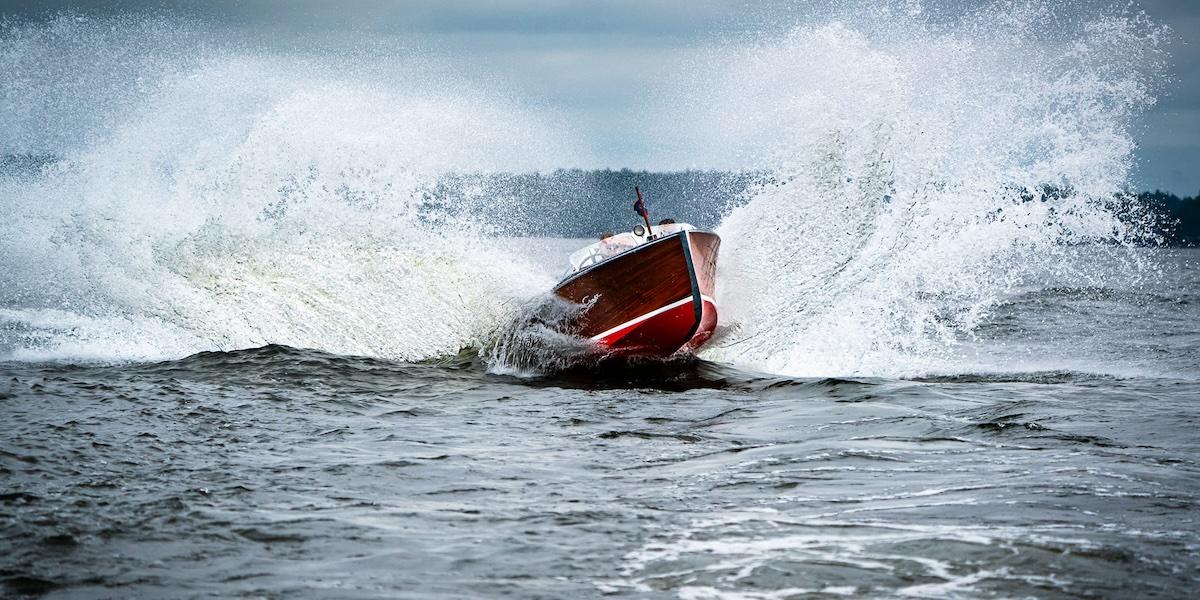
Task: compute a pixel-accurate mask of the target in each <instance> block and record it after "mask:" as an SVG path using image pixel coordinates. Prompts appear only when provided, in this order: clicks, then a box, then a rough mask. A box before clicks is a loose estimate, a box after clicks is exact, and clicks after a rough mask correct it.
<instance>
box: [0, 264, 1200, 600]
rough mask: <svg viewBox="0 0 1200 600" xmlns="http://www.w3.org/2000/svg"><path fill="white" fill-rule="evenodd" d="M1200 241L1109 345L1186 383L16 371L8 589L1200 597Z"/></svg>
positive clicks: (1032, 295)
mask: <svg viewBox="0 0 1200 600" xmlns="http://www.w3.org/2000/svg"><path fill="white" fill-rule="evenodd" d="M1195 258H1196V256H1195V252H1194V251H1181V252H1177V253H1174V254H1173V255H1171V256H1168V257H1166V258H1165V259H1164V260H1169V262H1168V264H1170V265H1173V272H1174V275H1173V276H1172V277H1171V280H1170V284H1169V285H1168V286H1166V287H1165V288H1164V289H1159V290H1149V291H1146V292H1145V293H1149V294H1157V295H1159V297H1160V301H1159V302H1158V303H1157V304H1149V305H1147V306H1148V308H1144V309H1143V310H1144V311H1145V312H1146V314H1145V315H1144V316H1136V315H1129V316H1128V317H1125V318H1122V319H1116V318H1113V319H1112V320H1109V321H1107V323H1106V326H1107V327H1109V328H1111V330H1110V334H1109V335H1108V336H1107V337H1105V338H1102V339H1099V340H1098V341H1099V343H1100V344H1101V345H1102V346H1103V348H1100V349H1097V351H1100V350H1103V351H1104V352H1107V353H1108V354H1109V355H1110V356H1112V357H1117V358H1120V357H1124V360H1125V363H1126V364H1128V365H1133V366H1136V365H1137V364H1138V360H1139V359H1138V357H1145V356H1147V353H1149V355H1150V356H1154V357H1156V359H1157V360H1158V361H1159V363H1155V364H1167V365H1172V369H1170V370H1172V371H1173V373H1169V374H1143V375H1140V376H1135V375H1124V376H1118V375H1105V374H1095V373H1089V372H1085V371H1075V370H1064V369H1058V370H1048V371H1037V372H1028V373H1007V374H961V373H960V374H952V375H946V376H928V377H923V378H919V379H907V380H905V379H901V380H897V379H873V378H861V379H860V378H852V379H830V378H825V379H789V378H780V377H773V376H766V375H754V374H751V373H746V372H739V371H736V370H733V369H731V368H729V367H722V366H719V365H717V364H714V363H706V362H702V361H677V362H674V363H667V364H649V365H606V366H601V368H600V369H599V370H595V371H593V370H579V371H575V372H566V373H562V374H560V375H557V376H554V377H548V378H539V379H517V378H511V377H504V376H498V375H493V374H489V373H488V372H487V371H486V369H485V368H484V367H483V366H482V365H481V364H479V361H478V359H477V358H475V356H474V355H473V354H471V353H466V354H463V355H460V356H459V357H457V358H452V359H450V358H447V359H442V360H439V361H434V362H428V363H413V364H405V363H395V362H387V361H382V360H377V359H367V358H355V357H347V356H337V355H331V354H325V353H321V352H316V351H306V350H296V349H291V348H287V347H280V346H268V347H264V348H259V349H253V350H243V351H236V352H226V353H205V354H199V355H195V356H192V357H189V358H186V359H183V360H177V361H169V362H162V363H150V364H132V365H124V366H79V365H61V364H59V365H37V364H22V363H9V364H5V365H3V366H2V367H0V371H2V375H3V379H2V383H0V419H2V422H3V423H4V427H3V429H2V430H0V448H2V449H3V451H2V452H0V457H2V461H3V462H2V463H0V464H2V465H3V466H2V468H0V474H2V476H3V480H4V482H5V485H4V488H5V489H4V491H3V496H2V502H3V504H2V509H0V540H2V541H0V557H3V558H0V568H2V569H3V570H2V574H3V577H4V584H5V585H6V586H7V587H6V590H7V592H8V593H9V594H16V595H20V594H30V595H36V594H41V593H47V594H49V596H50V597H112V596H120V597H128V596H152V597H162V596H166V597H198V596H214V597H231V596H248V597H249V596H253V597H295V596H300V597H331V596H336V597H361V598H368V597H373V598H387V597H396V596H404V597H464V598H465V597H476V596H500V595H510V596H514V597H581V596H582V597H598V596H601V595H606V594H615V595H617V596H639V597H656V596H661V597H682V598H709V597H731V598H732V597H737V598H743V597H750V598H757V597H764V598H765V597H790V596H803V595H804V594H806V593H813V594H826V595H838V594H854V595H868V596H892V595H900V594H903V595H912V596H918V597H959V596H983V597H991V596H996V597H1018V596H1036V597H1049V598H1053V597H1081V596H1082V597H1089V596H1106V597H1129V596H1131V595H1136V596H1142V597H1145V596H1163V597H1184V596H1187V595H1189V594H1190V593H1191V592H1192V591H1193V590H1194V589H1195V587H1196V586H1197V584H1198V583H1200V582H1198V581H1197V575H1196V574H1197V572H1198V571H1197V568H1198V567H1200V525H1198V524H1197V522H1196V515H1197V511H1196V508H1197V493H1198V491H1200V445H1198V443H1197V442H1198V437H1197V433H1196V431H1197V424H1198V420H1200V406H1198V405H1197V402H1196V398H1197V395H1198V392H1200V385H1198V384H1197V373H1198V372H1200V370H1198V369H1197V368H1196V367H1197V365H1196V358H1195V357H1196V356H1197V351H1198V347H1200V331H1198V330H1197V328H1196V326H1195V323H1196V317H1197V316H1198V313H1197V308H1196V307H1197V306H1198V303H1197V296H1196V290H1197V289H1198V288H1197V285H1196V283H1197V279H1198V277H1200V270H1198V269H1197V268H1196V264H1195ZM1130 293H1131V292H1128V291H1122V290H1119V289H1104V290H1096V289H1080V290H1076V291H1074V292H1072V291H1069V290H1062V289H1049V290H1041V291H1034V290H1031V291H1028V292H1025V293H1022V294H1017V295H1014V296H1013V297H1012V303H1011V304H1009V305H1006V307H1005V308H1004V309H1002V310H1001V311H1000V313H999V316H998V317H997V320H996V322H995V326H994V327H992V328H985V330H984V333H983V334H982V335H981V337H980V338H979V339H977V340H976V341H975V342H974V343H975V344H976V346H977V347H978V348H986V347H992V346H994V345H1001V346H1002V345H1003V341H1004V339H1005V337H1006V336H1009V335H1011V328H1012V327H1014V326H1019V324H1020V323H1022V322H1026V321H1032V322H1039V323H1045V322H1062V323H1065V324H1070V323H1071V319H1072V315H1073V314H1075V313H1077V312H1078V311H1080V310H1086V311H1087V314H1090V315H1093V316H1097V315H1100V316H1104V315H1115V314H1120V313H1122V312H1129V311H1130V309H1131V307H1130V305H1128V304H1127V303H1126V302H1127V298H1128V297H1129V294H1130ZM1014 323H1015V325H1014ZM1164 328H1166V329H1167V330H1168V331H1163V329H1164ZM1055 331H1059V332H1060V333H1062V334H1063V335H1074V334H1077V333H1079V332H1077V331H1071V330H1066V329H1061V330H1055ZM989 332H990V333H989ZM1067 345H1070V344H1067ZM1031 347H1036V344H1033V345H1032V346H1031ZM1067 354H1069V352H1066V351H1064V352H1061V353H1060V354H1059V355H1058V356H1052V355H1050V354H1049V353H1047V355H1046V356H1043V357H1042V358H1043V360H1045V361H1046V362H1047V363H1053V362H1055V361H1066V362H1070V360H1073V359H1071V358H1070V357H1069V356H1067ZM1085 355H1086V353H1085ZM1131 368H1133V367H1131Z"/></svg>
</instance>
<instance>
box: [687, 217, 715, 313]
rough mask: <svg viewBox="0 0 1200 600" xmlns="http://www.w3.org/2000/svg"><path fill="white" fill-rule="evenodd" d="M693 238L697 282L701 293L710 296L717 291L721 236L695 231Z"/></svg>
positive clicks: (693, 260) (692, 245) (692, 233)
mask: <svg viewBox="0 0 1200 600" xmlns="http://www.w3.org/2000/svg"><path fill="white" fill-rule="evenodd" d="M688 236H689V237H690V238H691V242H690V244H689V245H690V246H691V249H692V267H693V268H694V269H695V271H696V282H697V283H698V284H699V285H700V293H701V294H704V295H705V296H708V297H709V298H713V297H715V294H716V291H717V254H718V253H719V251H720V249H721V238H720V237H718V236H717V234H715V233H708V232H703V231H693V232H691V233H689V234H688Z"/></svg>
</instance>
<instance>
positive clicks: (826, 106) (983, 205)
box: [691, 3, 1163, 376]
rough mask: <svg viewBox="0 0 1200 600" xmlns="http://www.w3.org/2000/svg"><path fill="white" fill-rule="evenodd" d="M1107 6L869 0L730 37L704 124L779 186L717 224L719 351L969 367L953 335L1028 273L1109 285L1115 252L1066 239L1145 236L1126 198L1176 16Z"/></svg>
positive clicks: (866, 368) (775, 364)
mask: <svg viewBox="0 0 1200 600" xmlns="http://www.w3.org/2000/svg"><path fill="white" fill-rule="evenodd" d="M1102 12H1103V11H1098V13H1096V14H1093V15H1088V16H1078V15H1076V16H1074V17H1071V16H1066V15H1059V14H1058V13H1057V11H1056V10H1055V9H1054V7H1053V6H1051V5H1045V4H1040V3H1028V4H1022V3H1017V4H1011V3H1004V4H1001V5H997V6H995V7H993V8H988V9H983V10H981V11H979V12H978V13H974V14H969V15H967V16H965V17H962V18H960V19H959V20H955V21H952V22H948V23H947V22H942V23H935V22H932V21H930V20H927V19H925V17H923V16H920V13H919V11H918V12H917V16H915V17H914V16H912V15H910V14H903V13H896V12H888V11H886V10H884V11H882V12H878V11H864V13H863V15H860V16H858V17H855V19H856V20H855V21H834V22H829V23H825V24H818V25H813V26H801V27H796V28H794V29H793V30H791V31H790V32H789V33H788V34H787V35H786V36H783V37H782V38H781V39H772V40H768V41H764V42H762V43H760V44H757V45H755V46H753V47H751V48H748V49H735V50H731V51H729V52H728V53H727V54H728V55H727V56H725V57H724V59H723V65H724V66H723V71H721V72H719V73H718V74H717V76H716V77H713V78H712V79H713V81H711V82H705V83H704V84H695V85H694V86H693V88H692V90H691V93H692V94H693V95H695V96H696V97H698V98H700V102H698V103H697V104H698V105H699V106H697V107H696V109H695V111H696V116H695V117H694V122H696V123H698V124H702V125H699V126H698V127H697V131H696V135H697V137H708V138H711V139H712V140H715V141H717V142H719V144H721V145H722V146H723V147H725V148H728V149H729V152H730V153H731V156H732V157H733V158H734V160H736V161H737V163H738V164H743V165H754V166H756V167H758V168H765V169H768V170H770V171H771V172H772V173H774V174H775V179H776V181H775V182H774V183H772V184H769V185H766V186H764V187H763V188H762V189H761V190H759V191H758V193H757V194H756V195H755V197H754V198H753V200H752V201H751V202H749V203H748V204H746V205H745V206H742V207H740V208H738V209H736V210H734V211H733V213H732V214H731V215H729V217H728V218H727V219H725V221H724V222H723V223H722V224H721V226H720V228H719V230H718V231H719V233H720V234H721V235H722V237H723V240H724V244H723V246H722V252H721V254H722V264H721V270H720V279H719V292H718V293H719V301H720V305H721V308H722V313H721V317H722V321H723V323H724V324H726V325H728V326H730V327H731V330H730V331H728V332H727V334H726V335H725V336H723V337H722V338H721V339H719V340H717V341H716V343H714V344H712V345H711V346H710V348H709V349H707V350H706V351H705V352H704V353H703V356H705V357H706V358H711V359H715V360H721V361H728V362H732V363H735V364H738V365H744V366H747V367H752V368H755V369H760V370H767V371H771V372H777V373H785V374H791V375H831V374H838V375H845V374H868V375H887V376H894V375H910V374H916V373H924V372H929V371H942V370H948V371H950V372H954V371H953V369H954V366H953V364H954V361H955V360H956V356H955V342H956V341H958V340H961V339H962V338H963V336H965V335H969V334H970V333H971V332H972V331H974V329H975V328H976V327H978V325H979V324H980V323H982V322H984V321H985V320H986V319H987V317H988V315H989V311H990V310H991V309H992V308H993V307H995V306H996V304H997V303H999V302H1000V301H1002V300H1003V299H1004V296H1005V294H1006V293H1007V292H1008V291H1010V290H1012V289H1014V287H1015V286H1018V285H1020V284H1021V283H1022V282H1027V281H1028V280H1029V278H1030V277H1031V275H1033V274H1035V273H1036V274H1043V273H1052V274H1054V275H1053V276H1054V277H1058V278H1061V279H1067V278H1072V279H1080V278H1083V279H1085V280H1092V281H1096V280H1100V281H1102V280H1103V279H1104V277H1105V273H1106V272H1108V271H1107V269H1106V265H1104V264H1103V263H1104V262H1105V261H1106V259H1108V258H1109V257H1107V256H1105V254H1106V252H1105V250H1102V249H1101V250H1097V251H1096V252H1095V253H1094V254H1091V255H1089V256H1087V257H1080V256H1077V255H1072V254H1071V253H1070V252H1069V250H1068V247H1069V246H1070V245H1072V244H1077V243H1096V242H1099V243H1102V244H1117V245H1120V244H1122V243H1127V242H1130V241H1131V240H1133V239H1134V238H1135V237H1136V234H1137V233H1138V231H1137V228H1136V227H1133V228H1131V227H1130V226H1129V224H1128V223H1127V222H1126V221H1123V220H1122V219H1120V218H1119V215H1118V214H1117V211H1116V210H1115V209H1114V208H1113V207H1112V205H1111V204H1112V203H1111V199H1112V197H1113V195H1114V194H1115V193H1117V192H1120V191H1121V190H1122V189H1123V187H1124V185H1125V182H1126V178H1127V175H1128V170H1129V168H1130V165H1131V161H1132V154H1131V152H1132V150H1133V148H1134V144H1133V141H1132V117H1133V116H1134V115H1136V114H1137V113H1138V112H1139V111H1141V110H1144V109H1145V108H1146V107H1147V106H1149V105H1150V104H1151V103H1152V102H1153V93H1152V91H1153V82H1154V81H1155V79H1156V77H1157V76H1158V75H1159V69H1161V67H1162V60H1163V56H1162V50H1161V46H1160V43H1161V36H1162V31H1161V30H1160V29H1158V28H1156V27H1154V26H1153V25H1152V24H1150V23H1149V22H1147V21H1146V20H1145V19H1144V17H1141V16H1138V15H1132V14H1114V15H1104V14H1102ZM1051 16H1053V17H1054V19H1055V20H1054V22H1055V26H1054V27H1052V28H1051V27H1046V26H1045V25H1044V23H1046V22H1047V20H1048V19H1050V17H1051ZM1046 186H1053V187H1054V188H1056V189H1057V190H1058V192H1059V193H1052V194H1046V193H1044V191H1045V190H1046ZM1114 254H1115V253H1114Z"/></svg>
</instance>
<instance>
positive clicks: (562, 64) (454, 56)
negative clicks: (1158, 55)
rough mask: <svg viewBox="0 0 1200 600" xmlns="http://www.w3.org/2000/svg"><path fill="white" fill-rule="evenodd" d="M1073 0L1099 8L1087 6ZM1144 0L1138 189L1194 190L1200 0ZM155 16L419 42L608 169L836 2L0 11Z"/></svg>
mask: <svg viewBox="0 0 1200 600" xmlns="http://www.w3.org/2000/svg"><path fill="white" fill-rule="evenodd" d="M912 2H913V4H914V5H916V3H917V0H912ZM930 4H932V3H930ZM1063 4H1064V5H1069V6H1070V7H1072V10H1078V11H1084V12H1086V11H1088V10H1090V9H1091V5H1090V4H1089V2H1086V1H1072V0H1066V1H1065V2H1063ZM1137 4H1138V6H1140V7H1141V8H1142V9H1144V10H1145V11H1146V12H1147V13H1148V14H1149V15H1150V16H1151V18H1153V19H1154V20H1155V21H1157V22H1159V23H1162V24H1165V25H1168V26H1169V27H1170V28H1171V29H1172V37H1171V41H1170V43H1169V49H1170V54H1171V71H1170V73H1171V79H1170V81H1167V82H1165V85H1164V86H1163V91H1162V92H1160V93H1159V100H1158V102H1157V104H1156V105H1155V106H1154V107H1153V108H1152V109H1151V111H1150V112H1149V113H1148V114H1146V115H1145V116H1144V117H1143V119H1142V121H1141V122H1140V123H1139V124H1138V128H1137V142H1138V144H1139V150H1138V155H1137V156H1138V161H1139V165H1138V168H1137V171H1136V172H1135V175H1134V184H1135V186H1136V187H1139V188H1162V189H1167V190H1170V191H1173V192H1176V193H1181V194H1189V195H1191V194H1195V193H1197V192H1200V169H1197V168H1196V167H1197V165H1198V164H1200V51H1198V50H1197V48H1196V46H1195V41H1196V39H1197V35H1196V34H1197V33H1200V2H1195V1H1194V0H1141V1H1140V2H1137ZM1104 5H1106V6H1112V5H1113V3H1112V2H1105V3H1104ZM956 6H957V4H956V3H943V8H941V9H940V10H942V11H943V12H952V11H955V10H960V9H959V8H956ZM145 10H150V11H157V12H168V13H180V14H182V15H184V16H186V17H188V18H194V19H200V20H204V21H210V22H215V23H219V24H221V25H222V26H225V27H230V28H235V29H242V30H244V31H247V32H251V31H252V32H253V33H252V34H250V35H255V36H260V37H261V36H264V35H266V36H274V37H276V38H278V42H279V43H281V44H293V43H295V40H297V39H307V40H310V41H312V43H321V42H320V40H322V39H340V40H343V41H344V39H345V38H346V36H351V37H355V38H360V39H367V38H371V37H372V36H376V37H380V38H384V37H386V38H392V39H405V40H411V43H412V44H414V45H416V46H418V47H420V48H422V49H424V50H425V51H428V52H432V53H434V54H437V55H439V56H440V57H442V58H444V59H447V60H449V61H451V63H455V62H457V63H458V64H461V65H464V68H470V69H474V70H476V71H477V72H478V73H479V74H484V75H485V76H487V77H492V78H494V79H495V80H497V81H502V82H505V84H506V85H510V86H515V87H516V88H519V89H518V90H517V92H519V93H520V94H521V95H523V96H526V97H530V98H537V99H538V101H539V102H543V103H545V104H546V105H548V106H550V107H553V108H555V109H556V110H559V111H561V112H563V113H564V114H566V115H568V117H569V118H571V119H574V120H577V121H579V122H584V123H588V124H589V127H590V128H591V131H590V135H591V137H592V138H593V140H594V142H593V143H594V144H595V146H596V148H595V151H596V154H597V155H598V156H601V157H604V160H606V161H607V162H610V163H612V164H609V165H606V166H613V167H620V166H633V167H638V166H642V165H639V164H637V163H638V162H639V157H640V156H642V155H643V153H644V150H645V148H643V147H641V145H642V144H645V143H646V141H645V140H641V139H638V138H636V136H631V135H629V134H628V132H629V131H631V130H635V129H636V128H637V127H639V126H640V124H641V121H640V120H639V119H641V118H643V117H639V116H638V115H637V112H638V110H639V107H641V106H642V105H643V104H644V100H645V95H646V94H647V93H648V92H647V90H652V89H654V83H655V82H656V81H659V80H661V79H663V78H667V77H670V76H671V74H672V73H671V72H670V70H671V69H672V68H675V67H674V65H678V64H680V58H681V57H684V56H687V55H689V54H692V53H695V52H696V51H697V49H700V48H703V47H706V46H711V45H713V44H720V43H722V41H724V40H734V39H739V38H746V37H748V36H763V35H771V34H772V33H775V32H780V31H784V30H786V29H788V28H789V27H790V26H791V25H792V24H794V23H796V22H798V21H800V20H801V19H811V18H812V17H813V15H814V14H818V13H821V12H822V11H827V10H830V6H829V3H828V2H820V1H805V0H789V1H784V0H768V1H765V2H745V1H736V0H665V1H657V2H656V1H648V0H611V1H607V2H584V1H576V2H572V1H565V0H475V1H469V2H453V1H447V0H408V1H396V2H384V1H365V0H362V1H346V2H330V1H322V0H291V1H288V2H268V1H256V0H240V1H239V0H213V1H211V2H184V1H182V0H149V1H116V0H86V1H71V0H43V1H34V0H0V13H3V15H4V17H5V18H9V19H18V20H40V19H47V18H51V17H52V16H53V15H55V14H57V13H60V12H62V11H72V12H75V13H83V14H97V15H104V14H120V13H126V12H131V11H145ZM925 10H927V11H928V10H930V8H929V7H925ZM314 40H315V41H314Z"/></svg>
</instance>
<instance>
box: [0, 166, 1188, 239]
mask: <svg viewBox="0 0 1200 600" xmlns="http://www.w3.org/2000/svg"><path fill="white" fill-rule="evenodd" d="M59 160H60V157H58V156H55V155H53V154H0V176H4V175H9V176H18V177H36V176H38V174H40V173H42V172H44V170H45V169H46V168H47V167H49V166H51V165H53V164H54V163H56V162H57V161H59ZM773 181H774V179H773V178H772V177H771V175H770V174H769V173H767V172H754V171H749V172H748V171H705V170H687V171H674V172H652V171H632V170H629V169H620V170H612V169H558V170H555V171H550V172H546V173H456V174H447V175H443V176H442V177H440V178H438V180H437V182H436V183H434V184H433V185H432V186H430V187H428V188H427V189H426V190H425V191H424V193H423V195H422V198H421V201H422V203H423V205H424V208H425V209H426V210H424V211H422V212H423V213H424V214H428V215H463V214H470V215H472V216H476V217H483V218H482V219H480V221H482V222H484V223H487V224H489V225H490V226H492V227H493V228H494V229H495V230H496V231H497V232H498V233H501V234H510V235H534V236H537V235H544V236H549V237H592V236H596V235H598V234H600V233H601V232H605V231H612V232H617V231H625V230H628V229H630V228H632V227H633V226H634V225H635V224H636V223H637V222H638V217H637V216H636V215H635V214H634V212H633V208H632V207H633V201H634V199H635V196H634V191H633V188H634V186H639V187H641V189H642V193H643V194H644V195H645V197H646V205H647V207H648V208H649V210H650V214H651V217H652V218H653V220H654V221H655V222H656V223H657V222H658V220H660V219H663V218H671V219H675V220H676V221H679V222H686V223H692V224H694V225H696V226H697V227H702V228H712V227H716V226H717V224H719V223H720V222H721V219H722V218H724V217H725V215H727V214H728V213H729V211H730V210H731V209H733V208H734V207H736V206H739V205H741V204H744V203H745V202H747V201H748V200H749V194H752V193H753V192H754V190H755V189H757V188H758V187H760V186H761V185H763V184H766V183H771V182H773ZM1069 193H1071V192H1070V190H1066V189H1059V188H1054V187H1051V186H1045V187H1043V188H1040V189H1039V190H1038V193H1036V194H1034V193H1029V194H1028V198H1026V200H1028V201H1035V200H1036V199H1038V198H1041V199H1052V198H1054V197H1056V196H1062V195H1066V194H1069ZM1113 200H1114V202H1115V205H1114V206H1115V207H1116V208H1117V210H1118V211H1119V212H1122V213H1123V214H1124V215H1125V217H1126V218H1128V219H1130V220H1137V221H1139V222H1146V221H1147V219H1146V218H1145V217H1146V215H1147V214H1149V215H1150V216H1151V217H1152V218H1151V219H1149V220H1150V221H1151V222H1153V223H1154V224H1155V225H1154V231H1153V232H1151V233H1154V234H1156V235H1157V236H1160V238H1161V240H1162V243H1165V244H1167V245H1171V246H1200V195H1197V196H1191V197H1182V198H1181V197H1179V196H1176V195H1175V194H1170V193H1167V192H1162V191H1158V190H1156V191H1153V192H1141V193H1137V194H1121V195H1118V196H1117V197H1115V198H1114V199H1113ZM1147 211H1149V213H1147ZM1147 241H1148V243H1151V240H1149V239H1148V240H1147Z"/></svg>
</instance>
